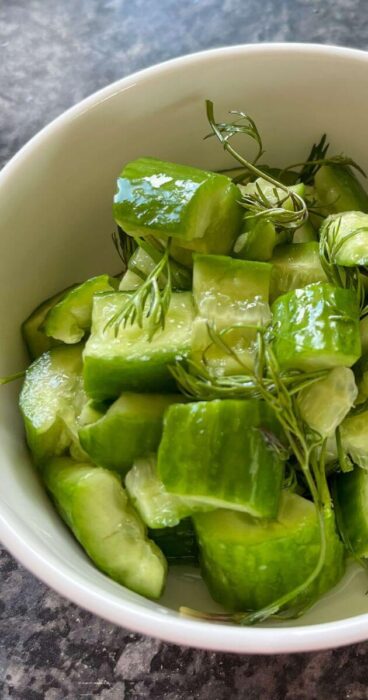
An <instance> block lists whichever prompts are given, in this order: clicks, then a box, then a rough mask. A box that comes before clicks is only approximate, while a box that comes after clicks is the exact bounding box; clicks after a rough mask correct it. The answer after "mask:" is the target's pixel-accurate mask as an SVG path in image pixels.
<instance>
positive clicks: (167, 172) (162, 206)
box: [114, 158, 242, 241]
mask: <svg viewBox="0 0 368 700" xmlns="http://www.w3.org/2000/svg"><path fill="white" fill-rule="evenodd" d="M117 185H118V191H117V193H116V195H115V198H114V216H115V220H116V222H117V223H118V225H119V226H121V228H122V229H123V230H124V231H126V232H127V233H128V234H130V235H132V236H147V235H153V236H156V237H161V236H165V237H166V236H170V237H172V238H180V239H182V240H185V241H191V240H193V239H201V238H203V237H204V236H205V235H206V236H210V237H211V238H213V239H214V240H216V239H220V238H221V237H222V236H226V237H229V238H231V239H232V240H233V239H234V238H235V236H236V234H237V232H238V230H239V226H240V219H241V213H242V210H241V207H240V205H239V204H238V201H237V200H238V198H239V191H238V189H237V187H236V185H234V184H233V183H232V182H231V180H230V179H229V178H228V177H226V176H225V175H219V174H217V173H212V172H207V171H205V170H199V169H198V168H192V167H190V166H187V165H178V164H177V163H167V162H164V161H160V160H156V159H154V158H139V159H138V160H135V161H132V162H130V163H128V164H127V165H126V166H125V168H124V169H123V171H122V173H121V175H120V177H119V178H118V181H117Z"/></svg>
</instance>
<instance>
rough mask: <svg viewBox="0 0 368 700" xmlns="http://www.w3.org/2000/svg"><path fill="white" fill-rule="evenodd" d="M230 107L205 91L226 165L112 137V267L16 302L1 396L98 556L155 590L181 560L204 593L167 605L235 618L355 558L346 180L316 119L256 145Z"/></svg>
mask: <svg viewBox="0 0 368 700" xmlns="http://www.w3.org/2000/svg"><path fill="white" fill-rule="evenodd" d="M231 114H232V116H231V117H230V118H229V120H228V121H226V118H224V117H222V118H221V119H219V120H217V118H216V117H215V111H214V105H213V104H212V102H210V101H209V100H208V101H207V102H206V115H207V120H208V131H209V134H208V135H212V136H213V144H215V142H216V141H217V142H219V145H220V147H222V148H223V150H224V151H225V152H227V157H228V156H231V157H232V158H233V159H234V161H235V162H234V167H233V168H232V169H231V170H230V167H229V169H228V170H227V171H226V170H222V171H221V172H212V171H211V170H209V169H208V168H207V169H201V168H200V167H198V166H200V163H186V164H178V163H175V162H168V161H166V160H159V159H156V158H152V157H146V156H145V154H139V156H140V157H138V158H136V159H135V160H133V161H131V162H128V163H127V162H124V154H123V153H122V158H121V160H122V167H121V172H120V174H119V173H117V174H116V175H117V187H116V194H115V197H114V202H113V217H114V219H115V223H116V225H117V234H116V236H115V238H114V242H115V245H116V248H117V252H118V253H119V258H118V257H117V265H120V271H119V273H118V274H116V270H101V272H100V274H99V275H98V276H93V277H92V276H91V277H90V278H89V279H86V280H79V281H78V283H75V284H74V285H72V286H70V287H68V288H67V289H65V290H61V291H60V292H58V293H57V294H54V295H53V296H51V297H49V298H47V299H46V300H45V301H42V300H40V304H39V305H38V306H37V308H36V309H35V310H34V311H32V312H31V313H30V315H29V316H28V317H27V319H26V320H25V321H24V323H23V324H22V329H21V331H22V335H23V338H24V340H25V343H26V347H27V349H28V352H29V355H30V357H31V361H32V362H31V364H30V366H29V367H28V369H27V370H26V372H25V378H24V383H23V387H22V389H21V393H20V399H19V406H20V411H21V414H22V417H23V420H24V426H25V434H26V440H27V443H28V447H29V450H30V452H31V455H32V459H33V462H34V465H35V468H36V469H37V471H38V474H39V476H40V478H41V480H42V481H43V483H44V485H45V488H46V489H47V491H48V493H49V495H50V497H51V499H52V501H53V502H54V504H55V506H56V508H57V510H58V512H59V513H60V515H61V517H62V518H63V520H64V522H65V523H66V525H67V526H68V527H69V529H70V530H71V532H72V533H73V535H74V537H75V538H76V539H77V540H78V542H79V543H80V545H81V546H82V547H83V549H84V550H85V552H86V554H87V555H88V558H89V560H90V561H91V562H92V564H91V565H94V566H95V567H97V568H98V569H99V570H100V571H101V575H105V576H109V577H110V578H111V579H112V580H114V581H115V582H117V583H118V584H120V585H122V586H126V587H127V588H129V589H130V590H132V591H134V592H135V593H137V594H140V595H144V596H147V597H149V598H152V599H159V598H160V596H161V595H162V593H163V591H164V588H165V582H166V577H167V572H168V570H170V566H171V565H175V566H178V565H180V566H185V565H186V564H190V565H191V566H197V567H199V571H200V572H201V575H202V578H203V581H204V584H205V585H207V586H208V589H209V591H210V593H211V595H212V597H213V599H214V600H215V601H216V603H217V604H220V605H221V606H222V608H223V612H222V613H217V614H216V613H212V612H211V610H203V611H201V610H196V601H193V606H192V608H191V609H188V608H185V609H184V608H183V609H182V613H183V614H186V615H191V616H193V617H195V618H200V619H207V620H216V619H220V620H221V621H222V622H229V623H239V624H242V625H250V624H255V623H257V622H260V621H264V620H267V619H269V618H272V617H274V618H275V619H287V618H288V617H296V616H298V615H301V614H302V613H303V611H304V610H306V609H307V608H308V607H309V606H311V605H312V604H313V603H314V602H315V601H316V600H318V599H319V598H320V597H321V596H323V594H324V593H325V592H326V591H328V590H329V589H331V588H332V587H333V586H334V585H335V584H336V583H337V582H338V581H339V580H340V579H341V577H342V576H343V573H344V566H345V559H346V558H347V557H354V558H355V559H356V560H357V561H360V562H361V563H363V564H364V563H365V561H364V560H365V559H366V557H368V506H367V498H368V496H367V494H368V302H367V300H366V290H367V289H368V195H367V193H366V191H365V187H364V173H363V171H362V169H361V167H360V166H359V165H357V163H356V162H355V161H354V160H353V159H352V158H351V157H348V156H344V155H341V153H338V154H334V153H331V154H330V152H329V150H328V144H327V140H326V136H325V135H323V136H322V138H321V140H320V141H319V142H317V143H315V144H314V145H312V147H311V151H310V153H309V154H306V156H305V157H304V159H299V161H300V162H298V158H297V157H296V158H295V162H294V163H292V164H290V165H289V164H287V163H276V164H274V163H267V161H264V157H265V156H264V153H265V148H264V144H263V141H262V137H261V135H260V133H259V131H258V128H257V126H256V124H255V122H254V121H253V120H252V119H251V118H250V117H248V116H247V115H246V113H244V112H239V113H234V112H232V113H231ZM326 126H328V125H326ZM235 136H236V137H237V139H236V141H235V140H233V137H235ZM343 147H344V144H343V143H342V144H341V148H343ZM295 152H296V153H297V152H299V148H298V144H295ZM249 153H250V154H251V155H250V156H249ZM108 237H109V236H108V234H107V238H108ZM107 244H108V241H107V242H106V245H107ZM119 260H120V261H119ZM66 276H67V275H66ZM50 291H51V292H52V291H54V292H55V290H50ZM45 296H46V295H45ZM10 379H11V378H5V379H4V380H2V383H4V382H5V381H7V380H10Z"/></svg>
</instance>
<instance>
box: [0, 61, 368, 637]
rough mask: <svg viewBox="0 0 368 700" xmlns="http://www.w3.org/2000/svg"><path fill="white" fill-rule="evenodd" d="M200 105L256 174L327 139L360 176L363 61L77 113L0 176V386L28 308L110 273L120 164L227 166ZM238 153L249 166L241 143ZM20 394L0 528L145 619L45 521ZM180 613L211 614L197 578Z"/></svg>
mask: <svg viewBox="0 0 368 700" xmlns="http://www.w3.org/2000/svg"><path fill="white" fill-rule="evenodd" d="M207 97H208V98H211V99H212V100H213V101H214V103H215V110H216V116H217V117H218V118H219V119H220V118H221V119H223V118H226V112H227V110H229V109H241V110H244V111H246V112H248V113H249V114H250V115H251V116H252V117H253V118H254V119H255V120H256V122H257V125H258V127H259V129H260V131H261V134H262V136H263V140H264V147H265V148H266V150H267V154H266V156H265V158H264V161H265V162H268V163H270V164H281V165H285V164H287V163H288V162H293V161H298V160H300V159H302V158H303V157H305V155H306V154H307V153H308V150H309V148H310V146H311V144H312V143H313V142H314V141H315V140H318V139H319V137H320V136H321V134H322V133H324V132H327V134H328V137H329V141H330V143H331V152H337V153H339V152H341V151H345V152H346V153H348V154H349V155H351V156H352V157H353V158H354V159H356V160H357V161H358V162H359V163H360V164H361V165H362V166H363V168H367V167H368V153H367V149H366V145H365V133H366V113H367V107H368V91H367V70H366V62H365V61H364V60H362V58H359V57H354V56H353V55H351V56H350V57H349V58H348V59H347V58H346V57H344V56H343V55H342V54H340V55H337V56H336V55H333V54H328V53H323V51H321V53H318V51H317V50H316V51H315V53H313V52H310V51H307V50H305V51H303V50H301V49H300V48H299V49H298V48H297V47H295V48H294V49H292V48H291V47H289V49H288V50H287V51H286V50H282V49H278V50H277V49H276V48H275V49H274V50H269V51H264V52H263V53H262V52H260V51H257V50H254V51H252V50H248V51H244V50H241V49H234V50H229V51H227V52H224V53H221V52H220V53H218V54H211V55H207V56H202V57H201V56H197V57H194V58H192V59H190V60H189V59H187V60H185V61H182V62H179V63H175V62H174V63H173V64H171V65H168V66H165V67H162V68H160V69H153V70H152V71H150V72H148V73H147V72H146V73H145V74H144V75H143V76H136V77H133V78H132V79H131V80H128V81H124V84H123V85H122V88H121V89H120V88H119V85H118V86H116V87H115V88H112V89H110V90H109V91H108V92H107V93H106V92H105V93H104V94H103V95H102V96H101V98H100V99H98V100H95V101H92V102H91V101H89V102H88V103H87V104H85V105H83V104H82V105H81V106H80V107H79V108H77V110H74V112H71V113H70V114H68V115H67V116H66V117H64V118H63V120H61V121H59V122H57V123H55V124H54V125H52V126H51V127H50V128H49V130H48V131H47V132H45V133H44V134H43V135H42V136H40V137H38V138H37V139H36V140H35V141H33V143H32V144H31V145H30V146H28V147H27V149H26V150H25V151H23V153H22V154H21V155H20V156H18V159H17V160H16V161H15V162H13V163H12V164H11V165H10V167H9V168H8V169H7V170H6V171H5V172H4V173H3V175H2V176H1V182H0V222H1V236H0V246H1V257H0V260H1V285H2V293H1V295H0V316H1V319H2V343H1V348H0V375H2V374H7V373H10V372H14V371H16V370H18V369H20V368H22V367H24V366H25V361H26V358H25V353H24V349H23V347H22V342H21V338H20V332H19V327H20V324H21V322H22V321H23V319H24V318H25V317H26V316H27V314H28V313H29V312H30V311H31V310H32V309H33V308H34V306H35V305H36V304H38V303H39V302H40V301H42V300H43V299H44V298H45V297H47V296H50V295H51V294H53V293H54V292H56V291H57V290H59V289H61V288H64V287H66V286H67V285H69V284H71V283H72V282H75V281H78V280H83V279H84V278H86V277H87V276H91V275H93V274H96V273H102V272H110V273H113V274H114V273H116V272H118V270H119V259H118V257H117V255H116V253H115V251H114V248H113V245H112V241H111V233H112V231H113V230H114V222H113V219H112V215H111V202H112V197H113V193H114V189H115V180H116V177H117V175H118V173H119V171H120V170H121V168H122V166H123V165H124V163H125V162H126V161H128V160H130V159H133V158H136V157H138V156H143V155H149V156H155V157H159V158H161V159H167V160H175V161H179V162H183V163H188V164H192V165H197V166H201V167H205V168H214V169H216V168H219V167H224V166H225V165H227V164H229V166H230V165H233V161H231V160H230V159H229V158H227V157H226V156H225V154H224V153H223V151H222V149H221V147H220V145H218V143H217V142H216V141H215V139H208V140H205V141H204V140H203V136H204V135H206V134H207V133H208V131H209V129H208V125H207V121H206V117H205V110H204V100H205V98H207ZM238 146H239V148H241V149H242V151H243V152H244V154H252V153H253V150H252V144H251V143H250V142H249V141H247V139H243V140H239V142H238ZM18 388H19V387H18ZM18 388H17V387H16V386H8V387H5V388H3V389H2V390H1V393H0V454H1V463H2V489H1V495H0V510H1V509H2V510H3V513H5V516H4V517H6V518H7V520H8V521H9V522H11V523H12V525H13V527H14V529H16V530H17V532H18V534H19V533H21V532H23V533H24V539H27V541H31V540H32V547H33V549H34V550H35V551H36V550H37V551H38V552H42V556H43V557H44V559H45V560H48V561H52V562H53V563H54V565H55V566H59V565H63V566H64V567H65V569H66V570H67V569H68V570H69V572H70V576H72V577H78V578H79V580H80V581H84V582H85V583H88V584H91V585H92V584H93V585H95V586H96V587H98V588H99V589H100V590H101V591H103V593H104V594H105V595H106V599H109V600H110V601H114V602H115V603H116V602H119V600H121V601H122V600H124V601H132V602H133V601H134V602H137V601H139V602H140V603H141V605H142V606H144V607H145V608H146V609H147V610H148V609H151V610H152V609H154V608H156V609H157V606H155V604H153V603H150V602H149V601H144V600H143V599H141V598H140V597H138V596H136V595H134V594H133V593H130V592H129V591H125V589H122V588H121V587H119V586H117V585H116V584H114V583H113V582H111V581H109V580H108V579H106V577H104V576H102V575H101V574H100V573H99V572H97V571H96V570H95V569H94V568H93V566H91V565H90V563H89V562H88V560H87V559H86V557H85V556H84V554H83V552H82V551H81V549H80V548H79V546H78V545H77V544H76V543H75V542H74V540H73V538H72V537H71V536H70V535H69V533H68V532H67V531H66V529H65V528H64V526H63V524H62V523H61V521H60V520H59V518H58V516H57V515H56V514H55V513H54V511H53V509H52V507H51V506H50V504H49V502H48V499H47V497H46V496H45V494H44V492H43V489H42V488H41V486H40V484H39V482H38V480H37V477H36V475H35V473H34V471H33V470H32V468H31V466H30V462H29V458H28V455H27V452H26V449H25V447H24V442H23V430H22V426H21V422H20V418H19V415H18V410H17V393H18ZM365 589H366V583H365V581H364V578H363V577H362V576H361V574H360V573H357V572H356V571H355V570H354V569H352V570H350V571H349V574H348V576H347V577H346V578H345V580H344V582H343V584H341V585H340V587H339V589H338V590H337V591H334V592H333V593H331V594H330V596H329V597H328V599H327V600H326V601H323V602H322V603H319V604H318V606H316V607H315V608H314V610H313V611H312V612H311V613H308V615H307V616H305V617H304V618H303V619H302V621H297V622H296V623H295V624H301V622H302V623H303V624H311V623H313V622H322V621H327V620H334V619H340V618H343V617H346V616H349V615H356V614H359V613H361V612H366V611H368V600H367V597H366V596H365V595H364V593H365ZM182 603H184V604H186V605H194V604H195V606H196V607H198V605H199V603H200V604H201V605H203V606H204V607H206V608H207V609H209V608H210V607H211V608H212V609H215V604H214V603H213V602H211V600H210V598H209V597H208V594H207V593H206V592H205V591H204V588H203V585H202V583H201V582H200V581H198V577H197V575H196V574H195V572H193V571H192V570H190V569H180V570H178V569H177V568H176V569H175V570H173V572H172V574H171V577H170V580H169V584H168V588H167V592H166V594H165V597H164V598H163V601H162V604H163V605H165V604H167V606H168V607H169V608H171V609H172V610H175V609H176V608H177V607H178V605H179V604H182ZM160 609H162V607H161V606H160ZM169 614H171V613H169ZM172 614H176V613H172ZM117 621H119V620H117ZM289 624H290V623H289Z"/></svg>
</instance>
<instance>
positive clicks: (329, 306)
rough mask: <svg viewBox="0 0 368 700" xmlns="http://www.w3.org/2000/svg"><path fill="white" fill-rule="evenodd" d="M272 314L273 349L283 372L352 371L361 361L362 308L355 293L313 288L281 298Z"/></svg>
mask: <svg viewBox="0 0 368 700" xmlns="http://www.w3.org/2000/svg"><path fill="white" fill-rule="evenodd" d="M271 311H272V313H273V322H274V332H275V339H274V342H273V348H274V352H275V354H276V357H277V359H278V361H279V363H280V367H282V369H297V370H301V371H308V370H313V369H328V368H330V367H338V366H345V367H351V365H353V364H354V363H355V362H356V361H357V360H358V359H359V357H360V354H361V341H360V333H359V308H358V302H357V298H356V296H355V294H354V292H353V291H351V290H349V289H342V288H338V287H333V286H332V285H330V284H324V283H315V284H310V285H308V286H306V287H304V289H296V290H293V291H291V292H288V293H287V294H283V295H282V296H280V297H278V299H276V301H275V302H274V303H273V305H272V307H271ZM339 316H340V317H341V318H339Z"/></svg>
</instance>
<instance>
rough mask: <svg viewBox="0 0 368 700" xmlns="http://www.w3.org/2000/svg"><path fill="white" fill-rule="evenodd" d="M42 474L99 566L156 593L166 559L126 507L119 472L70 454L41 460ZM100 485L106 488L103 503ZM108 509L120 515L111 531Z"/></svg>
mask: <svg viewBox="0 0 368 700" xmlns="http://www.w3.org/2000/svg"><path fill="white" fill-rule="evenodd" d="M42 475H43V479H44V482H45V485H46V488H47V490H48V491H49V493H50V495H51V497H52V499H53V501H54V503H55V505H56V507H57V510H58V511H59V513H60V515H61V517H62V518H63V519H64V520H65V522H66V524H67V525H68V526H69V527H70V529H71V530H72V532H73V534H74V535H75V537H76V539H77V540H78V541H79V542H80V544H81V545H82V547H83V549H84V550H85V551H86V553H87V554H88V556H89V557H90V559H92V561H93V562H94V564H95V565H96V566H97V568H98V569H100V570H101V571H102V572H103V573H105V574H107V576H109V577H110V578H112V579H113V580H114V581H116V582H117V583H120V584H121V585H123V586H126V587H127V588H130V589H131V590H133V591H135V592H136V593H140V594H141V595H144V596H146V597H148V598H152V599H157V598H159V597H160V595H161V593H162V590H163V588H164V584H165V579H166V573H167V563H166V560H165V558H164V556H163V554H162V552H161V550H160V549H159V548H158V547H157V546H156V544H155V543H153V542H151V541H150V540H149V539H148V538H147V535H146V528H145V527H144V525H143V523H142V522H141V520H140V518H139V516H138V515H137V514H136V513H135V511H134V509H133V508H132V507H131V506H130V504H129V502H128V499H127V496H126V493H125V491H124V489H123V487H122V486H121V483H120V480H119V478H118V477H117V475H116V474H114V473H113V472H111V471H108V470H105V469H102V468H100V467H94V466H93V465H91V464H88V465H84V464H78V463H75V462H73V461H72V460H71V459H69V458H57V459H53V460H51V461H50V462H48V463H47V464H45V465H44V467H43V472H42ZM101 487H102V488H105V489H106V487H107V493H105V496H106V498H105V499H104V502H103V503H102V504H101V503H99V499H100V496H101V493H102V489H101ZM101 506H102V507H103V510H105V507H106V511H105V512H104V513H103V512H102V509H101ZM111 513H113V516H114V517H115V519H116V517H118V521H117V522H115V523H114V528H113V530H112V532H110V530H111V526H110V523H109V517H110V514H111ZM91 514H93V515H94V517H91ZM101 516H102V518H103V520H102V522H101ZM99 528H100V529H99ZM114 538H115V543H114V542H113V544H112V547H111V542H112V540H113V539H114ZM109 550H110V551H109ZM114 550H115V552H114ZM135 550H136V552H135ZM114 553H115V555H116V556H114ZM150 568H151V571H150Z"/></svg>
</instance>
